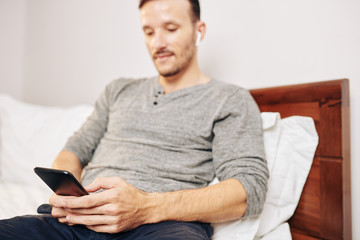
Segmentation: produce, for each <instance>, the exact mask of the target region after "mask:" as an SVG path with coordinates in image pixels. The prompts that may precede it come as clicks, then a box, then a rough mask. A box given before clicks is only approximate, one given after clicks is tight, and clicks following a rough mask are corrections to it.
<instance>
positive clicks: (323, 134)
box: [251, 79, 351, 240]
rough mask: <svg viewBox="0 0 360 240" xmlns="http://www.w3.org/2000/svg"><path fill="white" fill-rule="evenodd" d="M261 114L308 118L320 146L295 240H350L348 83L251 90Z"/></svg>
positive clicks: (294, 226) (296, 219)
mask: <svg viewBox="0 0 360 240" xmlns="http://www.w3.org/2000/svg"><path fill="white" fill-rule="evenodd" d="M251 93H252V95H253V96H254V98H255V100H256V102H257V103H258V105H259V108H260V110H261V111H263V112H280V114H281V117H282V118H285V117H288V116H292V115H300V116H309V117H312V118H313V119H314V121H315V125H316V129H317V132H318V134H319V145H318V148H317V150H316V154H315V158H314V162H313V165H312V167H311V171H310V173H309V177H308V179H307V181H306V184H305V187H304V190H303V192H302V195H301V198H300V202H299V205H298V207H297V209H296V211H295V213H294V215H293V217H292V218H291V219H290V221H289V224H290V229H291V234H292V237H293V239H295V240H297V239H299V240H300V239H301V240H313V239H351V185H350V184H351V183H350V116H349V115H350V113H349V81H348V80H347V79H342V80H332V81H325V82H314V83H308V84H298V85H290V86H281V87H271V88H263V89H255V90H251Z"/></svg>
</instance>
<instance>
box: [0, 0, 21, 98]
mask: <svg viewBox="0 0 360 240" xmlns="http://www.w3.org/2000/svg"><path fill="white" fill-rule="evenodd" d="M25 25H26V0H0V92H6V93H9V94H11V95H13V96H15V97H17V98H22V96H23V61H24V44H25Z"/></svg>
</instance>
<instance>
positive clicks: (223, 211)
mask: <svg viewBox="0 0 360 240" xmlns="http://www.w3.org/2000/svg"><path fill="white" fill-rule="evenodd" d="M99 189H106V191H102V192H99V193H96V194H91V195H87V196H83V197H68V196H67V197H64V196H58V195H53V196H52V197H51V199H50V203H51V205H52V206H54V207H56V208H61V209H66V213H65V215H66V217H64V212H59V216H56V213H55V214H54V213H53V215H55V217H59V218H61V219H59V220H60V221H61V222H63V223H68V224H71V225H72V224H83V225H85V226H86V227H87V228H89V229H92V230H94V231H97V232H107V233H117V232H122V231H126V230H131V229H134V228H136V227H138V226H140V225H143V224H148V223H157V222H161V221H168V220H175V221H202V222H224V221H228V220H233V219H237V218H240V217H242V216H243V215H244V214H245V212H246V193H245V190H244V188H243V187H242V185H241V183H240V182H239V181H237V180H235V179H229V180H226V181H223V182H221V183H218V184H216V185H213V186H208V187H205V188H201V189H194V190H182V191H175V192H169V193H145V192H143V191H140V190H139V189H137V188H135V187H133V186H132V185H130V184H128V183H127V182H125V181H124V180H122V179H121V178H118V177H113V178H98V179H96V180H95V181H94V182H93V183H92V184H90V185H89V186H87V187H86V190H87V191H89V192H95V191H97V190H99Z"/></svg>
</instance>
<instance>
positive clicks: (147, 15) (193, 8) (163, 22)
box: [139, 0, 205, 77]
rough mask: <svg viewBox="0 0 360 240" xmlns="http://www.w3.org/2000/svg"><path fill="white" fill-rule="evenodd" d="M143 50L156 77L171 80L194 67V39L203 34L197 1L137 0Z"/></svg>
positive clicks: (202, 24)
mask: <svg viewBox="0 0 360 240" xmlns="http://www.w3.org/2000/svg"><path fill="white" fill-rule="evenodd" d="M139 8H140V15H141V22H142V27H143V31H144V34H145V42H146V46H147V48H148V50H149V53H150V55H151V57H152V59H153V62H154V64H155V67H156V69H157V70H158V72H159V74H160V75H161V76H164V77H172V76H176V75H178V74H181V73H182V72H184V71H186V70H187V69H188V68H189V67H192V66H194V65H195V63H196V46H195V43H196V39H197V36H198V33H200V34H201V37H203V35H204V34H205V24H204V23H203V22H201V21H200V7H199V2H198V1H193V0H141V1H140V4H139Z"/></svg>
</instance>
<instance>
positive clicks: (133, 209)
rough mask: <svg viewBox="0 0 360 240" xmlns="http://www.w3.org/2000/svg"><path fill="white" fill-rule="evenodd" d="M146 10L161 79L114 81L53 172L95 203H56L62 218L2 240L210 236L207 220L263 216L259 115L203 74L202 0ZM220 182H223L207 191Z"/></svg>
mask: <svg viewBox="0 0 360 240" xmlns="http://www.w3.org/2000/svg"><path fill="white" fill-rule="evenodd" d="M139 9H140V15H141V22H142V27H143V31H144V34H145V42H146V45H147V47H148V50H149V53H150V55H151V57H152V59H153V62H154V65H155V67H156V69H157V70H158V72H159V76H158V77H155V78H149V79H136V80H135V79H120V80H116V81H113V82H112V83H110V84H109V85H108V86H107V88H106V89H105V91H104V92H103V93H102V95H101V96H100V97H99V99H98V100H97V102H96V104H95V109H94V112H93V113H92V115H91V116H90V117H89V118H88V120H87V121H86V122H85V123H84V125H83V126H82V128H81V129H80V130H79V131H78V132H77V133H75V134H74V135H73V136H72V137H71V138H70V139H69V141H68V143H67V144H66V146H65V148H64V149H63V151H62V152H61V153H60V154H59V155H58V157H57V158H56V160H55V162H54V164H53V168H57V169H66V170H68V171H70V172H72V173H73V174H74V176H75V177H76V178H78V179H82V183H83V184H84V185H87V187H86V190H87V191H88V192H91V193H93V194H90V195H87V196H83V197H69V196H67V197H65V196H58V195H56V194H53V195H52V196H51V198H50V204H51V205H52V213H51V214H52V216H53V217H52V216H50V215H41V216H27V217H26V216H25V217H18V218H14V219H10V220H4V221H2V222H1V223H0V238H1V239H2V238H5V239H11V238H13V239H21V237H24V238H25V239H28V238H30V239H70V238H71V239H91V238H94V239H210V238H211V235H212V228H211V225H210V224H209V223H212V222H225V221H228V220H234V219H238V218H241V217H246V216H251V215H258V214H260V212H261V210H262V205H263V202H264V200H265V195H266V187H267V178H268V173H267V168H266V161H265V159H264V149H263V142H262V141H263V140H262V130H261V120H260V116H259V110H258V108H257V106H256V104H255V102H254V101H253V99H252V98H251V96H250V94H249V93H248V91H246V90H244V89H242V88H240V87H236V86H232V85H229V84H225V83H221V82H218V81H216V80H213V79H210V78H209V77H207V76H205V75H204V74H203V73H202V72H201V71H200V69H199V66H198V62H197V43H198V41H199V39H202V38H203V37H204V35H205V31H206V26H205V23H204V22H202V21H201V20H200V7H199V3H198V1H196V0H195V1H194V0H147V1H146V0H143V1H140V5H139ZM83 169H84V171H83ZM214 176H217V177H218V178H219V179H220V181H221V182H220V183H218V184H215V185H212V186H207V185H208V184H209V182H210V181H211V180H212V179H213V178H214ZM30 236H31V237H30Z"/></svg>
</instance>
